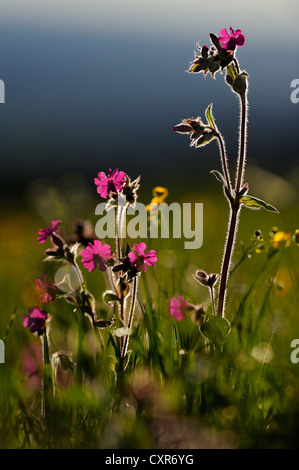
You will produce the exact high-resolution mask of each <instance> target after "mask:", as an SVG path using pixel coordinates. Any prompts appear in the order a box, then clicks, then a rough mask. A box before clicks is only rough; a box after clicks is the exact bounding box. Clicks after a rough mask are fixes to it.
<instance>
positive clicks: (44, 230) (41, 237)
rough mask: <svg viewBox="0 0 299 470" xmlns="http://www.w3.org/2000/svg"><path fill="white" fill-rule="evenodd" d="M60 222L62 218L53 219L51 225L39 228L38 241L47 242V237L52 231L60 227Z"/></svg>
mask: <svg viewBox="0 0 299 470" xmlns="http://www.w3.org/2000/svg"><path fill="white" fill-rule="evenodd" d="M60 223H61V220H52V222H51V227H47V228H42V229H41V230H39V232H38V237H37V239H38V241H39V242H40V243H45V241H46V240H47V238H48V237H50V236H51V235H52V233H53V232H55V230H57V229H58V228H59V224H60Z"/></svg>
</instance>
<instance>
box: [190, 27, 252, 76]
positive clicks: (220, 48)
mask: <svg viewBox="0 0 299 470" xmlns="http://www.w3.org/2000/svg"><path fill="white" fill-rule="evenodd" d="M230 33H231V34H230V35H229V34H228V32H227V30H226V29H222V30H221V31H220V35H219V36H218V37H217V36H216V35H215V34H213V33H211V34H210V39H211V42H212V44H213V45H212V46H211V47H210V48H208V47H207V46H203V47H200V46H199V45H198V44H197V49H198V51H199V52H200V55H199V54H197V53H195V58H194V60H193V62H192V63H191V66H190V68H189V70H188V72H193V73H198V72H203V73H204V75H206V74H207V73H211V75H212V77H214V75H215V73H216V72H217V71H218V70H220V69H221V70H223V69H224V68H225V67H227V66H228V65H229V64H230V63H231V62H232V61H233V60H234V51H235V49H236V47H237V46H238V47H242V46H243V45H244V43H245V36H244V35H243V33H242V31H241V30H240V29H237V30H236V31H234V30H233V29H232V28H230Z"/></svg>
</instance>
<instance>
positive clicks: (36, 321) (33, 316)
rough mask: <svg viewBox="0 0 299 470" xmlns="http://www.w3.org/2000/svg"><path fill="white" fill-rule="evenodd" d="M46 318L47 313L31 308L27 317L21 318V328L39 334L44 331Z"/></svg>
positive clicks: (37, 308)
mask: <svg viewBox="0 0 299 470" xmlns="http://www.w3.org/2000/svg"><path fill="white" fill-rule="evenodd" d="M47 316H48V314H47V312H45V311H44V310H40V308H39V307H31V308H30V309H29V311H28V315H24V317H23V326H24V327H25V328H30V331H31V333H36V332H38V333H39V334H41V333H42V332H43V330H44V329H45V325H46V319H47Z"/></svg>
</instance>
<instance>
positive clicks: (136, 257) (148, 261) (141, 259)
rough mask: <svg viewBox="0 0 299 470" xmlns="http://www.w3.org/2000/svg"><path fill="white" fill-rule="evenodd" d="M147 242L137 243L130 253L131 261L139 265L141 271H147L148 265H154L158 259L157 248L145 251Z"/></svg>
mask: <svg viewBox="0 0 299 470" xmlns="http://www.w3.org/2000/svg"><path fill="white" fill-rule="evenodd" d="M145 249H146V244H145V243H144V242H141V243H139V245H138V243H135V245H133V251H131V252H130V253H129V254H128V258H129V260H130V263H131V264H133V265H134V266H136V267H137V269H138V270H139V271H146V270H147V266H153V265H154V264H155V263H156V261H157V260H158V258H157V255H156V252H155V250H150V251H149V252H148V253H144V252H145Z"/></svg>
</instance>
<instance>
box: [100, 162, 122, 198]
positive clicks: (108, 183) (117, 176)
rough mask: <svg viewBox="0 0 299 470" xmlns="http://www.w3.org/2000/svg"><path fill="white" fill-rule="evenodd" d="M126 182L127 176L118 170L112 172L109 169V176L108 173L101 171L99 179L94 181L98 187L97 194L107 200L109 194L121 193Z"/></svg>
mask: <svg viewBox="0 0 299 470" xmlns="http://www.w3.org/2000/svg"><path fill="white" fill-rule="evenodd" d="M125 180H126V174H125V173H124V172H123V171H118V169H116V170H114V171H113V172H112V170H111V168H109V174H108V176H107V175H106V173H104V172H103V171H101V172H100V173H98V178H95V179H94V182H95V185H96V186H97V192H98V193H99V194H100V195H101V196H102V197H103V198H104V199H106V198H107V197H108V196H109V194H110V193H111V192H112V193H117V192H118V191H121V190H122V188H123V185H124V183H125Z"/></svg>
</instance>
